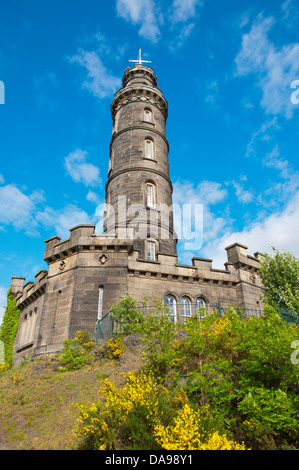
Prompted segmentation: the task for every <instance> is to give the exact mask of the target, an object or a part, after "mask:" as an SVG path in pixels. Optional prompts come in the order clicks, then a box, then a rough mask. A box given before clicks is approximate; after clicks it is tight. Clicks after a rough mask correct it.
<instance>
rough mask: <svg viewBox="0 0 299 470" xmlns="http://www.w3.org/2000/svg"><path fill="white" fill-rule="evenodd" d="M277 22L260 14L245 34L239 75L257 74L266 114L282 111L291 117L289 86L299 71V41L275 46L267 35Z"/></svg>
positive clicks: (238, 63)
mask: <svg viewBox="0 0 299 470" xmlns="http://www.w3.org/2000/svg"><path fill="white" fill-rule="evenodd" d="M274 24H275V20H274V18H273V17H268V18H264V17H263V15H262V14H259V15H258V17H257V18H256V20H255V21H254V22H253V24H252V26H251V29H250V31H249V33H247V34H244V35H243V38H242V47H241V50H240V52H239V54H238V55H237V57H236V59H235V62H236V75H237V76H245V75H248V74H250V73H254V74H256V76H257V84H258V86H259V87H260V88H261V90H262V99H261V103H260V104H261V106H262V107H263V108H264V109H265V111H266V113H270V114H280V113H281V114H284V115H285V117H287V118H290V117H292V115H293V112H294V109H295V108H296V107H295V106H294V104H292V103H291V100H290V96H291V91H292V90H291V88H290V86H291V82H292V81H293V80H294V79H295V78H296V77H297V76H298V74H299V43H295V44H287V45H284V46H282V47H280V48H277V47H275V45H274V44H273V43H272V42H271V41H270V40H269V38H268V33H269V31H270V29H271V28H272V27H273V25H274Z"/></svg>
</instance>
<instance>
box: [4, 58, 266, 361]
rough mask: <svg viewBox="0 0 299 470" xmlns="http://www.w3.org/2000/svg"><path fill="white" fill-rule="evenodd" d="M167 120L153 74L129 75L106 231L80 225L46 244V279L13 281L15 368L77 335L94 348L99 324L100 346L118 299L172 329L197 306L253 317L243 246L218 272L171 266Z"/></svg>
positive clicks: (116, 119)
mask: <svg viewBox="0 0 299 470" xmlns="http://www.w3.org/2000/svg"><path fill="white" fill-rule="evenodd" d="M167 113H168V105H167V101H166V100H165V98H164V97H163V94H162V92H161V91H160V90H159V89H158V88H157V78H156V75H155V74H154V71H153V70H152V69H151V68H150V67H144V66H143V65H142V63H137V64H136V65H134V66H133V67H131V68H127V69H126V70H125V72H124V76H123V86H122V88H121V89H120V90H118V91H117V92H116V94H115V96H114V98H113V101H112V104H111V114H112V119H113V130H112V138H111V144H110V158H109V168H108V181H107V185H106V215H105V217H104V231H103V232H102V231H101V233H99V232H98V231H96V230H97V229H96V227H95V225H89V224H81V225H77V226H76V227H72V228H70V234H69V237H68V238H66V239H64V240H61V238H60V237H59V236H58V235H54V236H53V237H51V238H49V239H48V240H46V241H45V252H44V261H45V262H46V263H47V265H48V270H40V271H39V272H38V273H37V274H36V275H35V279H34V282H33V281H27V282H26V283H25V284H24V281H25V278H24V277H20V276H19V275H18V276H13V278H12V282H11V293H12V294H13V295H14V296H15V297H16V301H17V307H18V308H19V309H20V320H19V328H18V332H17V336H16V339H15V343H14V351H13V354H14V361H15V363H19V362H20V361H21V360H22V358H24V357H27V356H31V357H32V358H37V357H41V356H44V355H48V354H55V353H56V352H58V351H59V350H60V349H61V347H62V346H63V341H65V340H66V339H69V338H73V337H74V336H76V333H77V331H79V330H85V329H86V330H88V331H89V333H90V334H91V337H92V338H93V339H95V338H96V335H97V334H98V332H99V331H100V328H99V325H100V324H101V325H102V327H101V328H102V329H101V331H103V337H104V336H105V335H106V336H107V334H108V333H109V334H112V332H111V331H110V330H111V323H110V322H109V321H108V322H107V318H109V317H106V316H105V315H106V314H108V312H109V309H110V307H111V304H113V303H117V302H119V300H120V299H121V298H122V296H124V295H125V294H129V295H131V296H132V297H133V298H134V299H141V298H143V296H146V297H147V298H148V299H154V298H158V299H160V300H161V301H162V302H164V303H165V304H166V305H168V306H169V308H170V318H171V320H172V321H174V322H177V321H185V320H186V319H187V318H188V317H190V316H191V314H192V313H196V312H197V311H198V309H199V308H201V307H202V306H206V307H207V308H208V310H209V311H211V309H213V308H215V306H216V308H217V309H219V308H220V305H221V306H222V307H223V308H225V306H227V305H228V304H230V305H233V306H239V307H242V308H244V309H245V312H246V313H245V314H246V315H250V314H258V313H255V312H256V309H258V310H259V309H260V308H261V306H262V305H261V303H260V296H261V293H262V288H263V286H262V283H261V280H260V277H259V275H258V273H259V266H260V265H259V259H258V253H256V254H255V256H250V255H248V254H247V247H246V246H244V245H241V244H240V243H234V244H233V245H230V246H229V247H227V248H226V250H227V260H228V261H227V263H225V269H215V268H213V266H212V260H211V259H204V258H198V257H193V258H192V260H191V261H192V263H191V264H190V265H185V264H184V265H181V264H179V263H178V255H177V251H176V242H177V240H176V235H175V233H174V227H173V214H172V184H171V180H170V176H169V162H168V151H169V146H168V142H167V138H166V129H165V127H166V120H167ZM102 320H104V321H102ZM105 325H106V326H105ZM107 325H108V326H109V325H110V326H109V328H108V330H109V331H108V330H107V331H106V330H105V328H107ZM104 330H105V332H104ZM106 336H105V337H106Z"/></svg>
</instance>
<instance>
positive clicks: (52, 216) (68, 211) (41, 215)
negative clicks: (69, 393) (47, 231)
mask: <svg viewBox="0 0 299 470" xmlns="http://www.w3.org/2000/svg"><path fill="white" fill-rule="evenodd" d="M36 221H37V222H38V223H40V224H41V225H43V226H44V227H46V228H52V227H53V228H54V229H55V234H57V235H59V236H60V237H62V238H68V237H69V234H70V232H69V229H70V228H72V227H75V226H76V225H79V224H92V223H94V218H92V217H90V216H89V215H88V214H87V212H85V211H84V210H82V209H80V208H79V207H77V206H75V205H74V204H68V205H67V206H65V207H63V208H62V209H58V210H55V209H52V208H51V207H46V208H45V209H44V210H43V211H40V212H38V213H37V214H36Z"/></svg>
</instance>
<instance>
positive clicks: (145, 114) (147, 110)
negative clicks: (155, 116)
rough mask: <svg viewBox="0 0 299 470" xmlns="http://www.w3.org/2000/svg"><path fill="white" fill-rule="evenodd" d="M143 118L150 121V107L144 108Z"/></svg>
mask: <svg viewBox="0 0 299 470" xmlns="http://www.w3.org/2000/svg"><path fill="white" fill-rule="evenodd" d="M144 120H145V121H146V122H152V112H151V110H150V109H145V110H144Z"/></svg>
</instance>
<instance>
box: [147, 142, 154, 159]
mask: <svg viewBox="0 0 299 470" xmlns="http://www.w3.org/2000/svg"><path fill="white" fill-rule="evenodd" d="M145 157H146V158H150V159H153V158H154V143H153V141H152V140H149V139H147V140H146V141H145Z"/></svg>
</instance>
